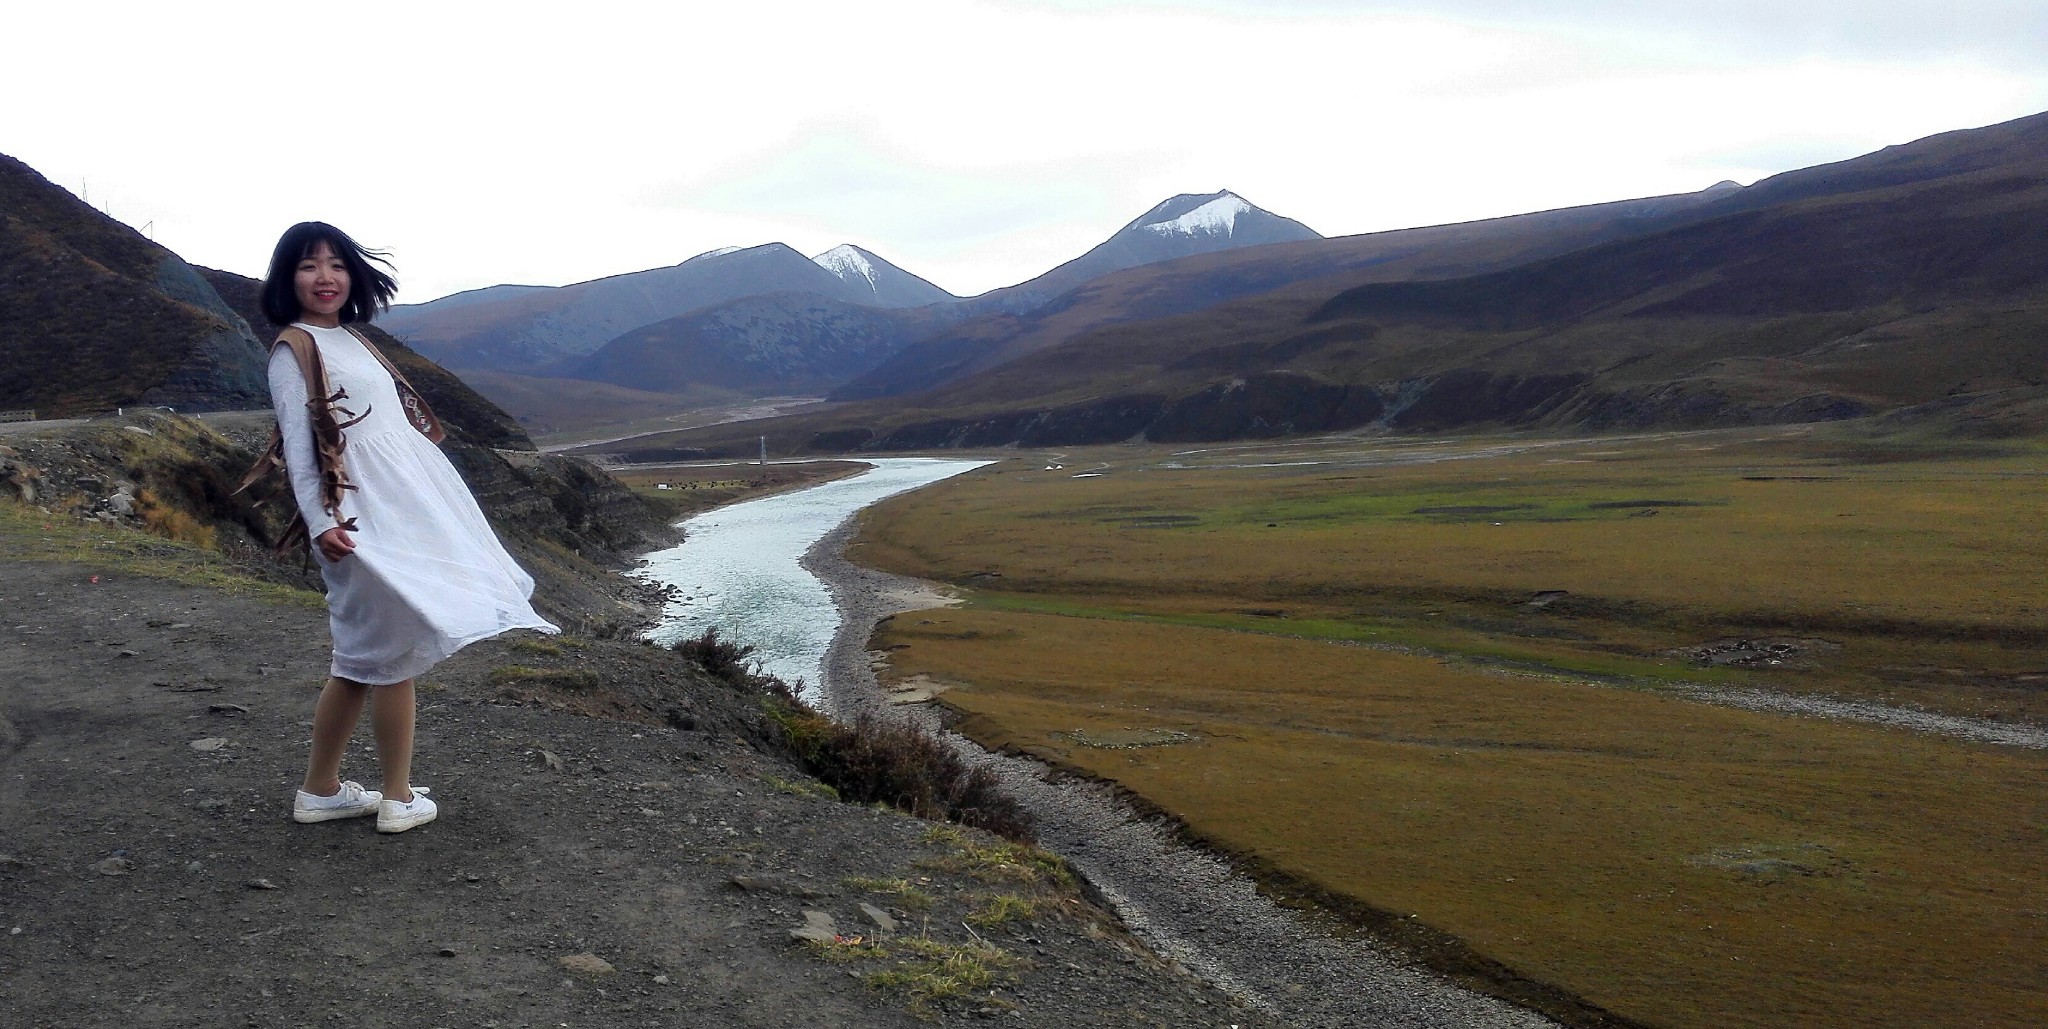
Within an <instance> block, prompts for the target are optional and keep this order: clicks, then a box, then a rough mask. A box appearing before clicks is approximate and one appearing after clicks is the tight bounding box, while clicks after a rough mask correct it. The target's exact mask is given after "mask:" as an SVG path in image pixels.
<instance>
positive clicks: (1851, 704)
mask: <svg viewBox="0 0 2048 1029" xmlns="http://www.w3.org/2000/svg"><path fill="white" fill-rule="evenodd" d="M1677 692H1678V693H1679V694H1680V695H1682V696H1684V697H1685V698H1686V699H1688V700H1696V701H1699V702H1700V703H1702V704H1716V705H1719V706H1721V707H1739V708H1742V709H1744V710H1746V711H1767V712H1770V713H1772V714H1782V715H1804V716H1806V717H1809V718H1828V719H1833V720H1835V721H1842V722H1864V723H1867V724H1870V725H1889V726H1892V727H1893V728H1897V729H1911V730H1913V731H1915V732H1924V733H1932V734H1934V735H1937V736H1954V737H1956V738H1958V739H1965V740H1969V741H1971V742H1972V743H1997V744H2002V745H2004V746H2008V747H2026V748H2028V749H2029V750H2048V728H2043V727H2041V726H2038V725H2027V724H2024V723H2020V722H1994V721H1992V720H1990V719H1988V718H1964V717H1961V716H1959V715H1938V714H1935V713H1933V712H1931V711H1915V710H1913V709H1912V708H1905V707H1892V706H1890V705H1887V704H1872V703H1869V702H1867V701H1857V700H1837V699H1835V698H1833V697H1801V696H1794V695H1792V694H1788V693H1770V692H1767V691H1765V690H1745V689H1724V688H1721V687H1716V686H1693V687H1680V688H1679V689H1678V691H1677Z"/></svg>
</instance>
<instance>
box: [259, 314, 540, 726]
mask: <svg viewBox="0 0 2048 1029" xmlns="http://www.w3.org/2000/svg"><path fill="white" fill-rule="evenodd" d="M298 328H301V329H305V330H306V331H308V332H310V333H312V334H313V339H314V341H315V343H317V344H318V346H319V347H320V359H321V361H322V362H323V363H324V364H325V365H326V368H327V381H328V383H329V385H331V386H332V387H333V388H335V389H340V390H347V391H348V398H347V399H345V400H343V401H341V402H340V404H339V406H340V407H343V408H346V409H348V410H349V411H352V412H354V413H355V414H358V415H360V414H363V413H365V412H366V411H367V412H368V417H366V418H364V419H363V420H362V421H360V422H357V423H356V424H354V425H351V426H349V427H348V428H346V429H343V430H342V434H343V436H345V437H346V438H347V441H348V445H347V449H346V450H344V451H343V454H342V460H343V463H344V465H345V467H346V468H347V469H348V476H349V481H350V482H352V483H354V484H355V486H356V489H353V490H348V491H346V492H344V493H343V495H342V499H341V513H342V517H344V518H354V519H355V521H356V531H355V532H354V533H353V538H354V540H355V544H356V549H355V553H353V554H351V555H349V556H348V557H345V558H342V559H341V560H340V561H329V560H327V559H326V558H324V557H322V556H321V555H320V548H318V547H314V548H313V560H314V561H315V562H316V563H318V565H319V567H320V575H321V577H322V578H323V579H325V580H326V581H327V618H328V624H329V626H330V628H331V630H332V632H333V635H334V665H333V674H334V675H336V676H338V677H340V678H343V679H352V680H354V681H356V682H361V683H370V684H372V685H389V684H391V683H396V682H403V681H404V680H406V679H410V678H412V677H413V676H416V675H418V674H420V673H421V672H424V671H426V670H427V669H429V668H432V667H433V666H434V665H436V664H438V663H439V662H440V661H442V660H443V659H444V658H446V657H448V656H449V655H450V654H453V653H455V652H456V651H457V650H460V649H462V648H463V647H465V646H468V645H469V644H471V643H474V642H476V641H477V640H481V639H488V638H490V637H492V636H496V635H498V634H499V633H502V632H505V631H506V630H509V629H538V630H540V631H541V632H546V633H555V632H560V631H561V630H560V629H558V628H556V627H555V626H554V625H552V624H549V622H548V621H547V620H546V619H544V618H542V617H541V616H540V615H539V614H536V613H535V612H534V610H533V605H532V603H531V601H530V598H531V597H532V596H533V577H532V576H530V575H528V574H526V571H525V570H524V569H522V568H520V567H519V565H518V564H517V563H515V562H514V561H513V560H512V556H511V555H510V554H507V553H505V547H504V545H503V544H501V543H499V542H498V537H497V534H496V533H494V532H492V531H491V525H490V523H489V522H488V521H486V520H485V519H484V515H483V512H482V511H481V510H479V509H478V508H477V506H476V498H474V497H472V496H471V495H470V492H469V487H468V486H466V485H464V484H463V481H462V478H461V477H460V476H459V475H457V474H456V472H455V467H454V466H453V465H451V464H449V463H448V458H447V457H446V456H444V455H443V454H442V453H441V448H440V447H438V446H435V445H434V443H433V442H431V441H429V440H428V439H427V438H426V437H425V436H423V435H421V434H420V431H419V430H418V429H415V428H413V427H412V425H411V424H410V423H409V422H407V421H406V418H405V413H404V408H402V407H401V406H400V405H399V402H398V387H397V385H396V384H395V383H393V382H392V379H391V373H390V372H387V371H385V370H384V366H383V365H382V364H379V363H378V361H377V358H376V357H374V356H373V355H371V354H370V352H369V351H368V350H366V349H364V347H363V344H362V342H361V341H359V340H357V339H356V337H355V336H354V335H353V334H351V333H350V332H349V331H348V330H347V329H325V328H320V327H317V326H312V325H305V324H301V325H299V326H298ZM307 395H308V390H307V388H306V382H305V376H303V375H302V374H300V372H299V364H298V361H297V359H295V358H294V357H293V356H292V352H291V348H290V347H283V346H280V347H277V348H275V350H274V351H273V352H272V353H271V355H270V396H271V402H272V403H273V405H274V406H275V407H276V410H277V420H278V425H279V426H280V428H281V429H282V431H283V433H284V457H285V465H286V468H287V470H288V472H289V473H290V477H291V484H292V494H293V495H294V496H295V497H296V498H297V499H298V502H299V512H300V513H301V514H302V515H304V516H305V519H306V528H307V530H308V532H310V533H311V535H312V536H313V537H314V538H316V539H317V538H318V537H319V536H320V534H321V533H323V532H326V531H327V530H329V529H331V528H334V526H335V524H336V522H335V519H334V518H333V517H331V516H330V515H328V513H327V512H326V510H325V509H323V508H322V507H321V506H320V471H319V465H318V463H317V461H316V460H315V457H314V448H313V434H312V429H311V426H310V424H309V422H310V416H309V415H308V413H307V411H306V400H307ZM336 414H337V417H338V418H339V419H340V420H342V421H347V420H348V418H349V417H351V416H350V415H343V414H341V413H340V412H336Z"/></svg>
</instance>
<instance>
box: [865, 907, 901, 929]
mask: <svg viewBox="0 0 2048 1029" xmlns="http://www.w3.org/2000/svg"><path fill="white" fill-rule="evenodd" d="M860 910H861V913H862V914H864V915H866V916H868V918H869V919H870V920H872V921H873V922H874V923H875V927H876V928H878V929H880V930H882V931H883V932H888V933H893V932H895V931H896V919H894V918H891V917H890V916H889V913H888V912H887V911H884V910H882V909H881V908H878V907H876V906H874V905H873V904H869V903H867V902H866V901H862V902H861V905H860Z"/></svg>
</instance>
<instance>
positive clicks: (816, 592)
mask: <svg viewBox="0 0 2048 1029" xmlns="http://www.w3.org/2000/svg"><path fill="white" fill-rule="evenodd" d="M867 460H868V461H869V463H871V464H873V465H874V467H873V468H872V469H870V470H869V471H866V472H862V473H861V474H859V475H856V476H854V477H852V478H849V479H838V480H835V481H832V482H826V483H820V484H819V485H816V486H810V487H807V488H805V489H801V490H796V491H794V492H790V493H778V494H776V495H774V496H769V497H762V498H761V499H759V500H749V501H746V502H745V503H740V504H732V505H729V506H726V507H720V508H714V509H712V510H710V511H706V512H704V513H702V514H699V515H696V516H694V517H692V518H690V519H688V520H687V521H685V522H684V523H683V532H684V539H683V543H682V545H681V546H677V547H671V548H670V549H668V550H663V551H660V552H657V553H654V554H651V555H649V556H648V557H647V559H646V561H645V563H644V564H643V565H642V566H641V567H640V568H639V569H637V570H636V571H635V573H634V574H636V575H638V576H639V577H641V578H643V579H648V580H651V581H653V582H657V583H664V584H667V585H669V586H673V587H674V588H675V589H676V590H677V591H678V592H677V593H676V594H675V595H673V596H672V597H671V598H670V600H669V602H668V605H667V608H666V609H665V610H664V611H663V613H662V619H661V622H660V624H659V625H658V626H657V627H656V628H655V629H654V631H653V632H651V633H650V634H649V635H650V636H651V637H652V638H653V639H654V640H655V641H656V642H658V643H662V644H669V643H673V642H675V641H676V640H679V639H683V638H685V637H689V636H697V635H701V634H702V633H703V632H704V630H705V629H707V628H710V627H713V626H716V627H717V628H718V632H719V635H720V636H722V637H724V638H726V639H728V640H732V641H735V642H738V643H742V644H745V645H748V646H751V647H753V648H754V655H753V656H754V659H755V660H758V661H759V662H760V664H761V670H762V671H764V672H767V673H768V674H770V675H774V676H776V677H778V678H780V679H782V680H783V681H784V682H788V683H792V684H795V683H797V682H799V681H801V682H802V683H803V684H804V685H805V687H806V689H807V692H808V691H811V690H815V688H816V687H817V686H818V685H819V684H820V683H822V682H823V681H824V671H823V669H824V660H825V651H826V649H827V648H828V647H830V646H831V643H832V636H833V634H834V633H835V632H837V631H838V629H839V617H840V616H839V610H838V608H836V607H835V606H834V605H833V603H832V595H831V593H830V592H829V591H827V590H826V588H825V584H824V583H822V582H820V581H819V580H818V577H817V576H815V575H812V574H811V573H810V572H808V571H806V570H805V569H804V568H802V567H801V566H800V565H799V564H798V561H799V559H800V558H802V557H803V555H804V552H805V551H807V550H809V549H810V548H811V546H812V544H815V543H816V542H818V540H819V539H820V538H822V537H823V536H824V535H825V534H826V533H828V532H831V531H832V530H833V529H834V528H837V527H838V526H839V524H840V523H841V522H844V521H846V519H848V518H849V517H852V515H853V513H854V512H856V511H858V510H860V509H861V508H863V507H866V506H868V505H869V504H872V503H875V502H876V501H878V500H882V499H884V498H887V497H893V496H895V495H896V494H898V493H904V492H908V491H910V490H914V489H917V488H918V487H920V486H927V485H930V484H931V483H934V482H938V481H939V480H941V479H948V478H951V477H953V476H955V475H959V474H962V473H964V472H970V471H973V470H974V469H976V468H979V467H981V466H982V465H985V464H988V463H990V462H987V461H941V460H932V459H928V458H871V459H867Z"/></svg>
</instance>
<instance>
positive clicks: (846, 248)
mask: <svg viewBox="0 0 2048 1029" xmlns="http://www.w3.org/2000/svg"><path fill="white" fill-rule="evenodd" d="M811 260H813V261H816V262H817V263H818V266H819V267H821V268H823V269H825V270H826V271H828V272H831V273H832V274H834V275H837V276H839V277H840V278H841V279H844V280H846V281H848V282H852V281H853V280H854V279H856V278H858V279H861V280H863V281H865V282H866V283H867V284H868V288H869V289H874V288H876V284H875V277H876V275H877V272H876V271H875V264H874V262H873V261H870V260H868V252H867V251H865V250H862V249H861V248H859V247H857V246H854V245H853V244H851V243H841V244H839V245H838V246H836V247H833V248H832V249H830V250H827V251H825V252H824V253H822V254H819V255H818V256H816V257H813V258H811Z"/></svg>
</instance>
